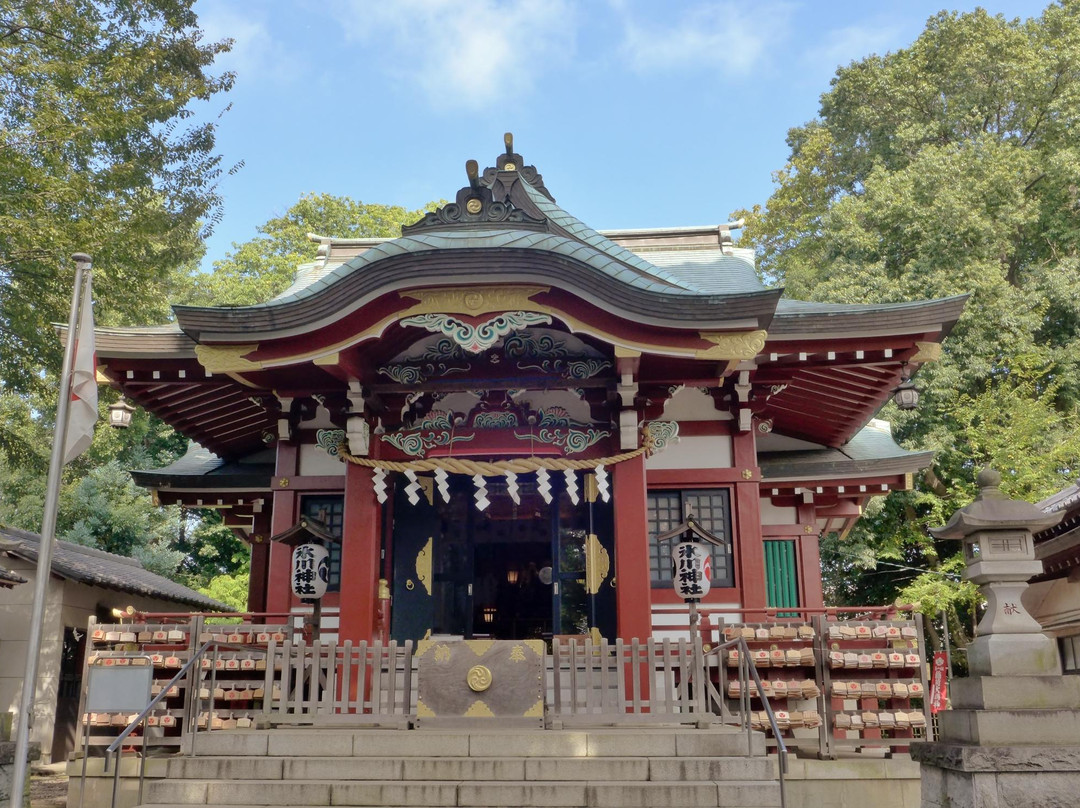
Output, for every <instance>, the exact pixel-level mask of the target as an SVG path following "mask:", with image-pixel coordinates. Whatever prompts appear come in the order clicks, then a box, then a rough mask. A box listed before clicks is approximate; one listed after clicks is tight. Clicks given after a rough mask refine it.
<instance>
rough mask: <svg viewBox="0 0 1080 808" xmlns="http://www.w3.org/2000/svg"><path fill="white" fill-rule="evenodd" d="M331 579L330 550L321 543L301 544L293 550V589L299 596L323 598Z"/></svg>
mask: <svg viewBox="0 0 1080 808" xmlns="http://www.w3.org/2000/svg"><path fill="white" fill-rule="evenodd" d="M329 581H330V551H329V550H327V549H326V548H325V547H323V546H322V545H321V544H300V545H297V547H296V548H295V549H293V552H292V591H293V594H294V595H296V596H297V597H298V598H315V599H318V598H321V597H322V596H323V595H325V594H326V586H327V584H328V583H329Z"/></svg>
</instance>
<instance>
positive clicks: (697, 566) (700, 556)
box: [671, 541, 712, 601]
mask: <svg viewBox="0 0 1080 808" xmlns="http://www.w3.org/2000/svg"><path fill="white" fill-rule="evenodd" d="M671 579H672V581H673V582H674V584H675V591H676V592H677V593H678V595H679V597H680V598H682V599H683V600H688V601H689V600H694V601H697V600H701V599H702V598H703V597H705V596H706V595H708V594H709V589H710V588H711V587H712V556H710V555H709V548H708V547H706V546H705V545H704V544H698V543H697V542H692V541H684V542H680V543H679V544H676V545H675V546H674V547H672V548H671Z"/></svg>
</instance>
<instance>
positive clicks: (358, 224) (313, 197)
mask: <svg viewBox="0 0 1080 808" xmlns="http://www.w3.org/2000/svg"><path fill="white" fill-rule="evenodd" d="M434 204H435V203H432V204H431V205H429V206H428V207H426V208H424V209H422V210H406V209H405V208H402V207H399V206H397V205H379V204H366V203H364V202H358V201H356V200H353V199H350V198H349V197H347V196H334V195H332V194H314V193H312V194H305V195H304V196H302V197H300V199H299V201H297V203H296V204H295V205H293V206H292V207H291V208H289V209H288V210H287V211H286V212H285V213H284V214H283V215H281V216H275V217H274V218H272V219H270V220H269V221H268V222H266V224H264V225H261V226H260V227H259V228H258V232H259V235H258V236H256V237H255V238H253V239H251V240H250V241H246V242H244V243H243V244H235V243H234V244H233V249H232V252H230V253H228V254H227V255H226V256H225V258H224V259H223V260H221V261H215V262H214V271H213V272H212V273H210V274H209V275H203V276H196V277H195V278H194V279H193V285H192V288H191V289H190V291H189V293H188V294H187V297H186V302H189V303H192V304H195V305H205V306H243V305H250V304H253V303H262V302H265V301H267V300H270V299H271V298H272V297H274V296H275V295H278V294H280V293H281V292H283V291H284V290H285V289H286V288H288V286H289V284H291V283H292V281H293V276H294V274H295V273H296V269H297V266H299V265H300V264H303V263H305V262H309V261H311V260H312V259H313V258H314V256H315V245H314V244H313V243H312V241H311V239H310V238H308V234H309V233H315V234H318V235H324V236H334V237H339V238H371V237H385V238H396V237H397V236H400V235H401V226H402V225H405V224H412V223H413V222H415V221H416V220H417V219H419V218H420V217H421V216H423V215H424V212H425V211H426V210H429V209H431V208H433V206H434Z"/></svg>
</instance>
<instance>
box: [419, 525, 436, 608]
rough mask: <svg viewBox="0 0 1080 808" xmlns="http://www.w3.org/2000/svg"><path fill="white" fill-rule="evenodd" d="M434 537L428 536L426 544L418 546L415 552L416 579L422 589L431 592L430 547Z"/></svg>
mask: <svg viewBox="0 0 1080 808" xmlns="http://www.w3.org/2000/svg"><path fill="white" fill-rule="evenodd" d="M433 539H434V537H432V536H428V540H427V544H425V545H424V546H423V547H421V548H420V552H419V553H417V554H416V579H417V580H418V581H420V585H421V586H422V587H424V591H425V592H427V593H428V594H429V595H430V594H431V548H432V544H433Z"/></svg>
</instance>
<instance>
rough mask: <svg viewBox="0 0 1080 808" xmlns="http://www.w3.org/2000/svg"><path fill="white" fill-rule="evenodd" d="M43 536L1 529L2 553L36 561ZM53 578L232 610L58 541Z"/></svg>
mask: <svg viewBox="0 0 1080 808" xmlns="http://www.w3.org/2000/svg"><path fill="white" fill-rule="evenodd" d="M40 548H41V536H39V535H38V534H37V533H30V532H29V531H26V530H17V529H15V528H9V527H7V528H0V552H6V553H8V554H9V555H12V556H15V557H17V558H22V559H24V560H26V561H34V562H36V561H37V559H38V552H39V550H40ZM52 572H53V575H59V576H60V577H62V578H67V579H69V580H72V581H78V582H79V583H84V584H89V585H91V586H101V587H104V588H106V589H116V590H119V591H121V592H130V593H132V594H135V595H143V596H144V597H150V598H160V599H162V600H170V601H173V602H174V603H181V604H184V605H185V606H193V607H195V608H197V609H205V610H207V611H231V609H230V607H229V606H227V605H226V604H224V603H221V602H220V601H216V600H214V599H213V598H208V597H206V595H202V594H199V593H198V592H196V591H195V590H194V589H189V588H188V587H186V586H184V585H182V584H178V583H177V582H176V581H172V580H170V579H168V578H165V577H164V576H161V575H158V574H157V573H153V572H150V570H148V569H146V568H144V567H143V565H142V564H141V563H140V562H139V561H138V560H136V559H134V558H125V557H124V556H119V555H115V554H114V553H106V552H104V551H103V550H97V549H95V548H93V547H83V546H82V545H80V544H73V543H72V542H69V541H62V540H57V542H56V546H55V547H54V548H53V555H52Z"/></svg>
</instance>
